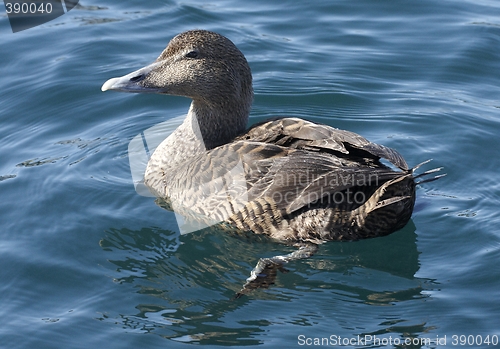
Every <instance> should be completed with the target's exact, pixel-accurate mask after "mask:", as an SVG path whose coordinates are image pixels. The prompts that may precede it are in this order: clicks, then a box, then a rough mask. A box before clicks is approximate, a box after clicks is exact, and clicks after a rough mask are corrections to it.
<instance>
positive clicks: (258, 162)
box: [102, 30, 440, 293]
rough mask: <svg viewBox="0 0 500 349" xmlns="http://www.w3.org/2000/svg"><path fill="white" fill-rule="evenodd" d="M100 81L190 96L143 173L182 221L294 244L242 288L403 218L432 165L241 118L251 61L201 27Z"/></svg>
mask: <svg viewBox="0 0 500 349" xmlns="http://www.w3.org/2000/svg"><path fill="white" fill-rule="evenodd" d="M107 90H117V91H124V92H134V93H159V94H167V95H176V96H185V97H188V98H191V99H192V103H191V106H190V108H189V111H188V114H187V116H186V118H185V120H184V122H183V123H182V125H180V126H179V127H178V128H177V129H176V130H175V131H174V132H173V133H172V134H171V135H170V136H168V137H167V138H166V139H165V140H164V141H163V142H162V143H161V144H160V145H159V146H158V147H157V148H156V150H155V151H154V153H153V154H152V156H151V158H150V160H149V162H148V164H147V168H146V172H145V175H144V183H145V185H146V186H147V187H148V188H149V189H150V191H151V192H152V193H153V194H154V195H155V196H156V197H158V198H161V199H163V200H164V201H165V202H166V203H167V207H170V208H171V209H174V210H175V211H176V213H180V214H182V215H183V216H185V217H187V219H188V220H189V219H191V220H198V221H203V222H204V223H205V224H207V225H212V224H215V223H218V222H223V223H224V224H225V225H228V226H230V227H233V228H235V229H236V230H239V231H251V232H253V233H255V234H266V235H268V236H270V237H271V238H274V239H276V240H279V241H281V242H286V243H290V244H295V245H296V246H298V247H299V249H298V250H297V251H295V252H293V253H290V254H288V255H284V256H276V257H273V258H262V259H260V260H259V263H258V264H257V266H256V267H255V269H254V270H253V271H252V272H251V276H250V277H249V278H248V279H247V284H246V285H245V287H244V289H243V290H242V293H245V292H246V291H247V290H248V289H252V288H255V287H260V286H263V285H268V284H269V282H270V281H269V280H268V279H266V276H269V275H273V274H275V271H276V269H280V270H281V269H282V264H283V263H286V262H287V261H289V260H292V259H298V258H307V257H309V256H311V255H312V254H313V253H314V252H315V251H316V249H317V246H318V244H321V243H324V242H326V241H331V240H336V241H345V240H358V239H365V238H373V237H378V236H384V235H388V234H391V233H393V232H395V231H397V230H398V229H401V228H402V227H404V226H405V225H406V223H407V222H408V220H409V219H410V217H411V215H412V211H413V207H414V204H415V196H416V195H415V186H416V184H418V183H417V181H416V178H418V177H420V176H422V175H427V174H430V173H433V172H436V171H439V170H440V168H439V169H434V170H430V171H427V172H424V173H422V174H420V175H415V174H414V171H415V169H416V168H418V167H419V166H420V165H417V166H415V167H413V168H409V167H408V165H407V163H406V161H405V160H404V158H403V157H402V156H401V155H400V154H399V153H398V152H397V151H396V150H394V149H391V148H388V147H385V146H383V145H379V144H375V143H372V142H370V141H368V140H366V139H365V138H363V137H362V136H360V135H358V134H355V133H353V132H349V131H344V130H340V129H337V128H333V127H331V126H328V125H324V124H319V123H315V122H311V121H307V120H303V119H299V118H294V117H293V118H278V119H274V120H269V121H266V122H261V123H259V124H256V125H254V126H252V127H250V128H249V129H246V127H247V123H248V118H249V113H250V108H251V105H252V101H253V88H252V74H251V71H250V67H249V65H248V62H247V60H246V59H245V57H244V55H243V54H242V53H241V51H240V50H239V49H238V48H237V47H236V46H235V45H234V44H233V42H231V41H230V40H229V39H227V38H226V37H224V36H222V35H220V34H217V33H214V32H210V31H206V30H191V31H187V32H183V33H181V34H179V35H177V36H175V37H174V38H173V39H172V40H171V41H170V43H169V44H168V46H167V47H166V49H165V50H164V51H163V52H162V53H161V54H160V56H159V57H158V58H157V59H156V60H155V61H154V62H153V63H152V64H150V65H148V66H146V67H144V68H142V69H139V70H137V71H134V72H132V73H130V74H127V75H125V76H123V77H118V78H113V79H110V80H108V81H106V82H105V83H104V84H103V85H102V91H107ZM382 159H383V160H385V161H386V163H390V166H387V165H385V164H383V163H382V162H381V160H382ZM424 163H425V162H424ZM439 177H440V176H435V177H433V178H430V179H427V180H425V181H429V180H434V179H436V178H439ZM422 182H423V181H422ZM271 282H272V281H271Z"/></svg>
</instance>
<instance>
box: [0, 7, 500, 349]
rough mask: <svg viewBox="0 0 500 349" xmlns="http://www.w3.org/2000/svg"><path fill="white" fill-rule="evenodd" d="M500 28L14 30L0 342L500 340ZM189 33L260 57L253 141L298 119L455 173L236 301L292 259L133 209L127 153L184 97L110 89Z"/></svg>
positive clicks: (207, 19) (450, 15) (455, 14)
mask: <svg viewBox="0 0 500 349" xmlns="http://www.w3.org/2000/svg"><path fill="white" fill-rule="evenodd" d="M2 11H3V8H2ZM499 18H500V4H499V3H498V2H497V1H493V0H491V1H488V0H483V1H477V0H476V1H466V0H460V1H431V0H423V1H418V2H407V1H377V2H372V1H366V0H361V1H356V2H352V1H335V2H332V1H326V0H325V1H315V2H313V3H305V2H303V3H300V2H293V1H285V2H275V3H269V1H255V2H252V3H248V2H243V1H237V0H232V1H230V0H227V1H214V2H205V1H192V0H187V1H182V2H176V1H158V2H148V3H144V2H140V1H133V0H126V1H122V2H120V3H116V2H110V1H107V0H103V1H100V2H88V1H81V2H80V6H79V7H77V8H75V9H73V10H72V11H71V12H69V13H68V14H67V15H65V16H63V17H60V18H59V19H57V20H55V21H53V22H49V23H47V24H45V25H42V26H40V27H37V28H33V29H30V30H26V31H23V32H19V33H16V34H13V33H12V32H11V30H10V27H9V24H8V19H7V17H6V16H5V15H2V16H1V17H0V31H1V36H0V38H1V39H0V41H1V46H0V47H1V49H0V50H1V56H2V58H3V59H2V63H3V64H2V65H1V66H0V72H1V74H0V86H2V87H1V89H0V123H1V124H0V125H1V126H0V159H1V161H0V197H1V200H0V263H1V264H0V265H1V266H2V268H1V269H0V280H2V283H1V284H0V294H1V297H0V314H1V317H2V318H3V320H4V321H3V324H2V326H1V327H0V337H1V338H2V340H1V343H2V346H4V347H5V348H33V347H36V348H62V347H67V348H89V347H106V348H137V347H141V348H153V347H168V348H177V347H179V348H181V347H188V346H189V345H190V344H201V345H208V346H212V347H218V346H225V345H233V346H261V347H262V346H267V347H272V348H274V347H296V346H300V344H301V343H302V342H301V341H300V338H302V339H304V340H305V339H306V338H309V339H313V338H323V337H328V338H330V336H333V337H332V338H338V337H341V338H355V337H357V336H358V335H359V336H365V335H371V336H377V337H378V338H382V339H384V340H386V343H385V344H386V345H385V344H384V343H382V344H383V345H382V346H383V347H401V346H402V345H400V346H397V345H395V343H394V342H392V343H388V342H387V341H389V339H390V338H392V339H399V340H401V341H404V340H405V339H410V340H415V341H418V340H422V341H423V342H424V344H423V345H414V346H406V347H423V348H435V347H440V346H441V347H444V346H443V345H440V344H443V343H442V342H441V343H438V342H436V340H437V339H443V338H444V337H445V336H446V339H447V346H451V344H452V336H453V335H473V336H482V337H480V338H483V339H486V338H487V337H486V336H488V335H489V336H490V337H489V338H490V339H491V338H492V336H493V335H500V333H499V329H498V318H499V317H500V305H499V304H500V303H499V302H498V300H499V296H500V294H499V291H498V290H499V289H500V272H499V268H498V265H499V260H500V253H499V251H500V230H499V228H498V227H499V223H500V219H499V216H498V207H499V198H500V185H499V184H498V182H499V175H498V168H499V167H500V163H499V161H500V160H499V159H500V151H499V149H500V147H499V142H498V134H499V131H500V118H499V115H500V110H499V107H500V103H499V88H498V86H500V76H499V72H500V50H499V47H500V46H499V45H500V20H499ZM193 28H203V29H208V30H214V31H217V32H220V33H221V34H223V35H226V36H228V37H229V38H230V39H231V40H232V41H233V42H235V44H236V45H237V46H238V47H239V48H240V49H241V50H242V51H243V52H244V54H245V55H246V56H247V59H248V60H249V62H250V65H251V68H252V70H253V74H254V85H255V104H254V107H253V110H252V114H251V122H252V123H253V122H257V121H260V120H264V119H266V118H268V117H271V116H276V115H286V116H297V117H305V118H308V119H310V120H312V121H317V122H323V123H326V124H329V125H332V126H335V127H339V128H343V129H348V130H351V131H354V132H357V133H359V134H361V135H363V136H365V137H367V138H368V139H370V140H372V141H375V142H379V143H382V144H384V145H386V146H389V147H393V148H395V149H397V150H399V151H400V152H401V153H402V154H403V155H404V156H405V158H406V159H407V161H408V163H409V164H410V166H412V165H416V164H417V163H419V162H421V161H423V160H426V159H429V158H432V159H433V165H434V166H443V167H444V168H445V172H446V173H447V174H448V175H447V177H445V178H443V179H441V180H439V181H436V182H432V183H426V184H424V185H421V186H420V187H419V188H418V200H417V205H416V209H415V212H414V214H413V218H412V220H411V221H410V223H409V224H408V225H407V226H406V227H405V228H403V229H402V230H400V231H398V232H396V233H395V234H393V235H391V236H388V237H384V238H377V239H372V240H366V241H359V242H353V243H328V244H325V245H323V246H321V248H320V250H319V251H318V253H317V254H316V255H315V256H314V257H313V258H311V259H309V260H304V261H298V262H294V263H291V264H290V265H288V266H287V268H288V269H289V270H290V272H289V273H287V274H279V275H278V278H277V280H276V284H275V285H274V286H273V287H271V288H270V289H268V290H259V291H256V292H254V293H252V294H250V295H249V296H246V297H243V298H241V299H238V300H236V301H233V300H231V298H232V297H233V295H234V293H235V292H237V291H238V290H239V289H240V288H241V286H242V284H243V283H244V281H245V279H246V278H247V277H248V275H249V272H250V270H251V269H252V268H253V267H254V265H255V263H256V262H257V260H258V258H260V257H266V256H272V255H275V254H282V253H288V252H290V251H292V249H291V248H290V247H287V246H283V245H280V244H276V243H274V242H272V241H269V240H266V239H244V238H238V237H234V236H229V235H227V234H224V233H223V232H211V233H208V232H197V233H192V234H188V235H183V236H180V235H179V229H178V227H177V225H176V221H175V217H174V216H173V214H171V213H169V212H166V211H164V210H162V209H161V208H159V207H158V206H157V205H155V203H154V200H153V199H152V198H147V197H142V196H140V195H138V194H137V193H136V192H135V190H134V186H133V183H132V177H131V174H130V169H129V162H128V156H127V147H128V143H129V142H130V140H131V139H133V137H135V136H136V135H137V134H139V133H140V132H142V131H144V130H146V129H148V128H149V127H151V126H154V125H156V124H158V123H159V122H162V121H165V120H167V119H169V118H173V117H176V116H178V115H182V114H183V113H185V112H186V110H187V108H188V106H189V101H188V100H187V99H184V98H180V97H164V96H155V95H130V94H120V93H102V92H101V91H100V86H101V85H102V83H103V82H104V81H105V80H107V79H108V78H110V77H114V76H120V75H123V74H125V73H128V72H130V71H132V70H135V69H137V68H140V67H142V66H144V65H145V64H147V63H150V62H152V61H153V60H154V59H155V58H156V57H157V56H158V55H159V53H160V52H161V50H162V49H163V48H164V46H165V45H166V44H167V42H168V41H169V40H170V39H171V38H172V37H173V36H174V35H175V34H177V33H179V32H181V31H184V30H187V29H193ZM301 335H302V337H299V336H301ZM336 336H337V337H336ZM475 338H478V337H475ZM427 339H429V340H432V341H433V342H430V341H427V342H426V340H427ZM302 344H304V343H302ZM324 344H326V343H324ZM329 344H330V343H329ZM396 344H397V343H396ZM474 344H475V343H474ZM374 345H375V344H374V343H362V344H359V345H358V344H356V345H348V346H346V347H371V346H374ZM473 346H476V347H477V346H478V345H473Z"/></svg>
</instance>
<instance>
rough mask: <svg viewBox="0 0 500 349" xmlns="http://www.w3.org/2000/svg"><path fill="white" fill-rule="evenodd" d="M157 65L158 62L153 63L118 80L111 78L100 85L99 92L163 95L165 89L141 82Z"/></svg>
mask: <svg viewBox="0 0 500 349" xmlns="http://www.w3.org/2000/svg"><path fill="white" fill-rule="evenodd" d="M159 64H160V62H154V63H152V64H150V65H148V66H145V67H144V68H141V69H139V70H136V71H134V72H132V73H130V74H127V75H124V76H121V77H118V78H111V79H109V80H108V81H106V82H105V83H104V84H103V85H102V87H101V91H103V92H104V91H108V90H114V91H122V92H131V93H165V89H162V88H159V87H155V86H147V85H145V84H144V83H143V82H142V81H143V80H144V79H146V77H147V76H148V74H149V73H150V72H151V71H153V70H154V69H155V68H156V67H158V65H159Z"/></svg>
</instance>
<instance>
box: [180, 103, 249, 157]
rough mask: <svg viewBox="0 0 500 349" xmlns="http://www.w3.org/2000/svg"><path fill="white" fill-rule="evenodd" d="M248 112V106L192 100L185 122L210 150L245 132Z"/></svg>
mask: <svg viewBox="0 0 500 349" xmlns="http://www.w3.org/2000/svg"><path fill="white" fill-rule="evenodd" d="M249 112H250V105H242V104H238V105H236V104H235V103H230V101H222V102H219V103H210V102H205V101H198V100H193V102H192V103H191V107H190V108H189V113H188V117H187V118H186V121H185V122H188V123H190V125H191V129H192V130H193V132H194V134H195V135H196V138H197V139H199V140H200V141H201V142H202V144H203V145H204V147H205V149H206V150H210V149H213V148H216V147H218V146H220V145H223V144H226V143H229V142H231V141H232V140H233V139H234V138H235V137H236V136H237V135H239V134H240V133H242V132H243V131H245V129H246V127H247V123H248V114H249Z"/></svg>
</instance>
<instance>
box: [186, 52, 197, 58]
mask: <svg viewBox="0 0 500 349" xmlns="http://www.w3.org/2000/svg"><path fill="white" fill-rule="evenodd" d="M186 57H187V58H196V57H198V51H189V52H188V53H186Z"/></svg>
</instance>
